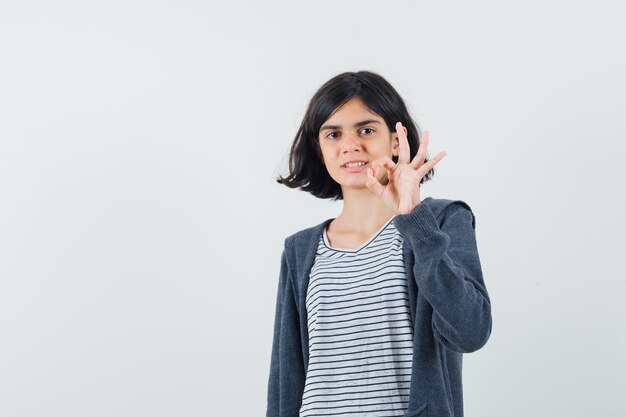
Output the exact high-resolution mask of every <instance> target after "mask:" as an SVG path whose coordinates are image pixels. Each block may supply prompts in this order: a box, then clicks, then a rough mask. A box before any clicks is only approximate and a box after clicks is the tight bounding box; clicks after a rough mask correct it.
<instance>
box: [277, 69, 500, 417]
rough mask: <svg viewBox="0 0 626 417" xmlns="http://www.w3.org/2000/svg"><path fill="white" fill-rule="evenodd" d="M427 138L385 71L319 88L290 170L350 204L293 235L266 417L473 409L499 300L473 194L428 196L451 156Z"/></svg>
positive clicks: (290, 180)
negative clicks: (471, 382) (467, 366)
mask: <svg viewBox="0 0 626 417" xmlns="http://www.w3.org/2000/svg"><path fill="white" fill-rule="evenodd" d="M420 136H421V138H420ZM427 146H428V132H427V131H424V133H423V134H421V135H420V132H419V130H418V128H417V125H416V123H415V122H414V121H413V119H412V117H411V116H410V115H409V112H408V110H407V108H406V105H405V104H404V101H403V100H402V98H401V97H400V96H399V94H398V93H397V92H396V90H395V89H394V88H393V87H392V86H391V85H390V84H389V83H388V82H387V81H386V80H385V79H384V78H382V77H381V76H380V75H378V74H375V73H372V72H368V71H360V72H356V73H354V72H345V73H343V74H339V75H337V76H335V77H334V78H332V79H331V80H329V81H328V82H326V83H325V84H324V85H323V86H322V87H321V88H320V89H319V90H318V91H317V92H316V94H315V95H314V96H313V98H312V100H311V102H310V103H309V106H308V109H307V111H306V114H305V116H304V120H303V121H302V125H301V126H300V128H299V130H298V132H297V134H296V137H295V140H294V142H293V145H292V147H291V154H290V163H289V168H290V174H289V176H288V177H286V178H282V177H279V179H278V180H277V181H278V182H279V183H281V184H284V185H286V186H288V187H291V188H300V189H302V190H304V191H308V192H310V193H311V194H313V195H314V196H316V197H319V198H327V199H332V200H338V199H342V200H343V209H342V211H341V213H340V214H339V216H337V217H336V218H332V219H327V220H325V221H324V222H322V223H320V224H318V225H316V226H313V227H310V228H307V229H303V230H301V231H299V232H297V233H294V234H292V235H291V236H289V237H287V238H286V239H285V242H284V245H285V246H284V249H283V252H282V256H281V267H280V278H279V284H278V294H277V299H276V314H275V321H274V334H273V346H272V356H271V364H270V372H269V383H268V393H267V417H279V416H280V417H306V416H311V417H312V416H335V417H336V416H359V417H360V416H377V417H387V416H406V417H410V416H428V417H444V416H445V417H463V393H462V375H461V369H462V354H463V353H469V352H474V351H476V350H478V349H480V348H481V347H482V346H484V345H485V343H486V342H487V340H488V339H489V336H490V334H491V304H490V299H489V295H488V293H487V288H486V286H485V283H484V280H483V276H482V270H481V265H480V259H479V256H478V248H477V244H476V236H475V218H474V214H473V213H472V211H471V209H470V207H469V205H468V204H467V203H465V202H463V201H461V200H449V199H437V198H431V197H427V198H425V199H424V200H421V198H420V185H421V184H422V183H423V182H425V181H427V180H429V179H430V178H431V177H432V175H433V174H434V169H433V167H434V165H435V164H437V163H438V162H439V161H441V159H442V158H443V157H444V156H445V155H446V153H445V152H443V151H442V152H440V153H439V154H437V156H435V157H434V158H433V159H431V160H428V159H427V158H426V149H427Z"/></svg>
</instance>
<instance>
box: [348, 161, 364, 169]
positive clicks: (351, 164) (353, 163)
mask: <svg viewBox="0 0 626 417" xmlns="http://www.w3.org/2000/svg"><path fill="white" fill-rule="evenodd" d="M362 165H365V162H352V163H349V164H346V165H345V166H346V168H351V167H360V166H362Z"/></svg>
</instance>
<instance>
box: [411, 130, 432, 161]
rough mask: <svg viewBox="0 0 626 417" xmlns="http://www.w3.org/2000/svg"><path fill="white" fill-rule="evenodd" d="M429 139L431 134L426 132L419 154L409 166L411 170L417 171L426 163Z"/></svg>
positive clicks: (423, 134) (423, 133)
mask: <svg viewBox="0 0 626 417" xmlns="http://www.w3.org/2000/svg"><path fill="white" fill-rule="evenodd" d="M429 137H430V132H429V131H428V130H425V131H424V132H422V138H421V140H420V145H419V147H418V148H417V154H415V157H414V158H413V160H412V161H411V163H410V164H409V165H410V166H411V168H413V169H417V168H419V167H420V166H421V165H422V164H423V163H424V160H425V159H426V151H427V149H428V138H429Z"/></svg>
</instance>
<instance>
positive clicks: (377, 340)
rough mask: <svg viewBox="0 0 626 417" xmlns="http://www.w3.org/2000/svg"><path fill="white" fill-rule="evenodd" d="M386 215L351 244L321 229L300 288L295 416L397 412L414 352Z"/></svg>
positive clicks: (394, 235)
mask: <svg viewBox="0 0 626 417" xmlns="http://www.w3.org/2000/svg"><path fill="white" fill-rule="evenodd" d="M392 220H393V217H392V218H391V219H389V221H387V222H386V223H385V224H384V225H383V226H382V227H381V228H380V229H379V230H378V231H377V232H376V233H374V235H373V236H372V237H371V238H370V239H368V241H367V242H365V243H363V244H362V245H360V246H359V247H358V248H356V249H341V248H332V247H331V246H330V244H329V241H328V236H327V235H326V231H325V230H324V232H323V234H322V236H321V238H320V242H319V246H318V250H317V254H316V257H315V263H314V265H313V268H312V269H311V274H310V280H309V286H308V289H307V295H306V307H307V314H308V327H309V366H308V372H307V376H306V383H305V388H304V394H303V397H302V406H301V408H300V417H313V416H372V417H373V416H376V417H387V416H402V415H404V413H405V412H406V409H407V406H408V395H409V385H410V381H411V361H412V355H413V328H412V324H411V316H410V311H409V301H408V295H407V283H406V273H405V269H404V259H403V253H402V241H403V239H402V236H401V235H400V233H399V232H398V231H397V230H396V228H395V226H394V224H393V221H392Z"/></svg>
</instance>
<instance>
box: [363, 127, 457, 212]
mask: <svg viewBox="0 0 626 417" xmlns="http://www.w3.org/2000/svg"><path fill="white" fill-rule="evenodd" d="M396 132H398V141H399V142H400V149H399V151H398V163H397V164H394V162H393V161H392V160H391V158H389V157H388V156H385V157H382V158H379V159H376V160H374V161H373V162H372V167H371V168H369V167H368V168H367V183H366V185H367V188H369V189H370V190H372V192H373V193H374V194H376V195H377V196H379V197H381V198H382V199H383V201H384V202H385V204H386V205H387V206H389V207H390V208H391V209H392V210H393V211H394V213H395V214H407V213H410V212H412V211H413V209H414V208H415V207H417V206H418V205H419V204H420V203H421V199H420V181H421V180H422V178H423V177H424V176H425V175H426V174H427V173H428V171H430V169H431V168H432V167H434V166H435V165H436V164H437V162H439V161H441V160H442V159H443V157H444V156H446V155H447V153H446V152H445V151H441V152H439V153H438V154H437V155H436V156H435V157H434V158H432V159H430V160H429V161H428V162H427V163H426V164H424V159H425V157H426V149H427V148H428V136H429V135H430V133H429V132H428V131H427V130H425V131H424V132H423V134H422V143H421V144H420V146H419V149H418V150H417V155H415V157H414V158H413V160H412V161H411V162H410V163H409V158H410V156H411V152H410V148H409V140H408V139H407V137H406V134H405V133H404V129H403V127H402V123H400V122H398V123H396ZM381 167H382V168H384V169H386V170H387V177H388V178H389V182H388V183H387V185H385V186H383V185H382V184H381V183H380V182H379V181H378V178H377V175H378V173H379V172H380V168H381Z"/></svg>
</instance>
